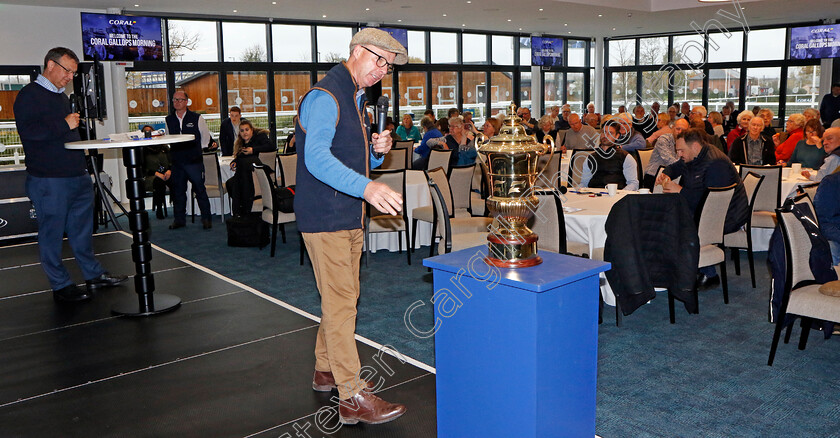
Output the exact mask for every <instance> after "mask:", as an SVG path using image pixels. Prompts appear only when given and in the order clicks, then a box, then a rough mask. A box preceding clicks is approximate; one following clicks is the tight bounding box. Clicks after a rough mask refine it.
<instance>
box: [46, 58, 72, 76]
mask: <svg viewBox="0 0 840 438" xmlns="http://www.w3.org/2000/svg"><path fill="white" fill-rule="evenodd" d="M52 62H54V63H55V65H57V66H59V67H61V69H62V70H64V71H66V72H67V73H70V74H72V75H73V77H74V78H75V77H77V76H79V73H78V72H75V71H73V70H70V69H69V68H67V67H65V66H63V65H61V63H60V62H58V61H56V60H55V59H53V60H52Z"/></svg>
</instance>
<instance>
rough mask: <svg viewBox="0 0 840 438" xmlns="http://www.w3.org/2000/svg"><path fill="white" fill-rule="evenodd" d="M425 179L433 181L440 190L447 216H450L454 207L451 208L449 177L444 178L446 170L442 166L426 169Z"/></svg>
mask: <svg viewBox="0 0 840 438" xmlns="http://www.w3.org/2000/svg"><path fill="white" fill-rule="evenodd" d="M426 179H427V180H428V181H433V182H434V183H435V184H436V186H437V187H438V190H440V195H441V197H442V198H443V206H444V207H445V208H446V212H447V214H448V215H449V216H447V217H452V215H453V214H454V212H455V209H454V208H452V204H453V201H452V189H450V188H449V179H448V178H446V172H445V171H444V170H443V168H442V167H436V168H434V169H432V170H427V171H426Z"/></svg>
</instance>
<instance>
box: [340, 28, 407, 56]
mask: <svg viewBox="0 0 840 438" xmlns="http://www.w3.org/2000/svg"><path fill="white" fill-rule="evenodd" d="M358 45H369V46H376V47H379V48H380V49H382V50H385V51H388V52H391V53H396V54H397V56H396V58H394V64H398V65H403V64H405V63H406V62H408V51H406V50H405V47H403V45H402V44H400V42H399V41H397V40H396V39H394V37H392V36H391V34H389V33H388V32H385V31H384V30H379V29H376V28H373V27H366V28H364V29H362V30H360V31H358V32H356V35H353V39H352V40H350V51H351V52H352V51H353V48H354V47H356V46H358Z"/></svg>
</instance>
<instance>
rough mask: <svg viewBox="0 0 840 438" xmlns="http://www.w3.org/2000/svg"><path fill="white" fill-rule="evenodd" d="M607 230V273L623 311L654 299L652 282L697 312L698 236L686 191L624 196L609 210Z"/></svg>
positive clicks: (688, 308)
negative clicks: (609, 265)
mask: <svg viewBox="0 0 840 438" xmlns="http://www.w3.org/2000/svg"><path fill="white" fill-rule="evenodd" d="M628 230H632V232H628ZM606 231H607V242H606V245H605V247H604V260H605V261H607V262H610V263H612V269H610V270H609V271H607V272H606V276H607V280H609V282H610V285H611V286H612V289H613V292H614V293H615V296H616V300H617V301H618V303H619V305H620V306H621V310H622V312H623V313H624V315H629V314H631V313H633V312H634V311H635V310H636V309H638V308H639V307H640V306H641V305H643V304H645V303H646V302H648V301H650V300H651V299H653V298H655V297H656V292H655V291H654V290H653V288H654V287H661V288H667V289H668V290H669V291H670V293H671V295H673V296H674V298H677V299H678V300H680V301H682V302H683V303H684V304H685V308H686V310H687V311H688V312H689V313H697V306H696V302H695V301H694V283H695V281H696V279H697V264H698V262H699V259H700V241H699V238H698V237H697V226H696V225H695V223H694V214H693V213H692V211H691V210H690V209H689V208H688V203H687V202H686V201H685V199H684V198H683V197H682V196H680V195H678V194H659V195H628V196H625V197H624V198H623V199H621V200H620V201H618V202H617V203H616V204H615V205H614V206H613V208H612V210H610V215H609V217H608V218H607V223H606Z"/></svg>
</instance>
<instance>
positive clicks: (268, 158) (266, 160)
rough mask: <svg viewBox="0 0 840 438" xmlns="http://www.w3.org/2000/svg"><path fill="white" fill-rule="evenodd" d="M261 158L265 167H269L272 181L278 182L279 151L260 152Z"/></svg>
mask: <svg viewBox="0 0 840 438" xmlns="http://www.w3.org/2000/svg"><path fill="white" fill-rule="evenodd" d="M259 158H260V161H261V162H262V163H263V164H264V165H266V166H268V170H269V172H268V174H269V175H271V180H272V181H277V151H271V152H260V155H259Z"/></svg>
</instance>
